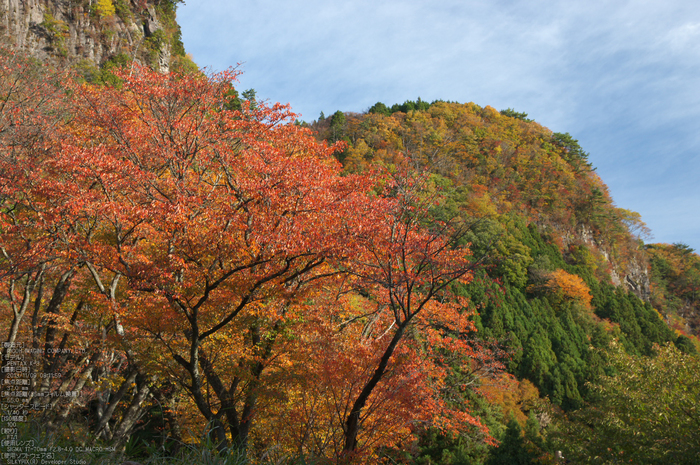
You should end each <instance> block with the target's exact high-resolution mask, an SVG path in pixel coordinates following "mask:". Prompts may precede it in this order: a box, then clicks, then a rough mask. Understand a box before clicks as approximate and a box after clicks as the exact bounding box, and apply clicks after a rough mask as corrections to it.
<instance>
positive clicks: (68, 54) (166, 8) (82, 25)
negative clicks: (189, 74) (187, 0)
mask: <svg viewBox="0 0 700 465" xmlns="http://www.w3.org/2000/svg"><path fill="white" fill-rule="evenodd" d="M177 3H178V0H0V14H1V17H2V21H1V22H0V41H1V42H2V43H3V44H5V45H6V46H9V47H10V48H13V49H17V50H22V51H25V52H26V53H28V54H29V55H31V56H33V57H35V58H37V59H38V60H41V61H44V62H54V63H63V64H69V65H72V66H78V67H82V68H85V67H86V66H101V65H104V64H105V63H106V62H108V61H110V60H112V61H124V60H125V59H128V60H132V59H133V60H137V61H139V62H141V63H143V64H147V65H149V66H151V67H152V68H154V69H157V70H160V71H162V72H167V71H169V69H170V68H171V67H172V66H173V65H175V66H177V62H178V61H179V60H183V59H184V55H185V53H184V48H183V46H182V42H181V41H180V28H179V26H178V25H177V23H176V21H175V9H176V4H177Z"/></svg>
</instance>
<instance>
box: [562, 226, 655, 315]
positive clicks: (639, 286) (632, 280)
mask: <svg viewBox="0 0 700 465" xmlns="http://www.w3.org/2000/svg"><path fill="white" fill-rule="evenodd" d="M567 239H568V240H567ZM564 240H565V244H566V245H567V246H568V245H569V244H570V243H584V244H586V245H587V246H588V247H590V248H591V249H593V250H597V251H598V253H600V254H601V255H602V257H603V258H604V259H605V261H606V262H607V263H608V264H609V270H610V279H611V281H612V283H613V284H614V285H615V286H623V285H624V286H625V289H627V290H628V291H630V292H632V293H633V294H635V295H636V296H637V297H639V298H640V299H642V300H643V301H645V302H648V301H649V298H650V295H651V291H650V285H651V280H650V277H649V260H648V258H647V256H646V253H645V252H644V250H643V249H642V248H641V247H639V248H637V249H634V248H632V247H630V249H629V250H628V251H627V254H626V255H627V256H626V257H625V260H624V262H625V263H624V266H623V265H621V264H620V263H618V260H615V259H614V258H613V255H612V254H611V253H610V251H609V250H608V247H606V244H605V241H604V240H602V239H601V238H600V237H597V236H596V235H595V234H594V232H593V231H592V230H591V229H590V228H588V227H585V226H583V227H581V228H579V230H578V231H577V232H576V234H574V235H569V236H564ZM630 242H631V241H630Z"/></svg>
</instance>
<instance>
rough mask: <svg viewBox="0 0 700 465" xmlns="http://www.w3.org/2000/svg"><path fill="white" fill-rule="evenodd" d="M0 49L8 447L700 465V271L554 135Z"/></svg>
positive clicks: (242, 457) (238, 459) (463, 108)
mask: <svg viewBox="0 0 700 465" xmlns="http://www.w3.org/2000/svg"><path fill="white" fill-rule="evenodd" d="M103 3H104V2H103ZM103 3H100V5H101V4H103ZM108 3H109V2H108ZM171 3H172V2H170V3H169V4H171ZM0 60H2V63H1V66H0V94H1V95H2V96H3V105H2V107H1V108H0V250H1V252H2V257H1V258H0V278H1V279H2V282H3V283H2V287H1V289H2V292H3V294H2V296H1V300H0V312H2V319H0V330H1V331H2V333H1V334H2V337H3V341H4V342H5V344H4V346H3V360H2V367H3V371H2V372H1V373H0V381H1V382H2V384H1V385H0V386H1V387H2V391H3V399H10V398H12V397H22V396H14V395H13V394H12V393H14V392H16V390H17V389H16V388H17V386H21V387H26V389H24V390H23V391H22V392H26V393H27V394H26V395H25V396H26V397H27V398H28V399H30V400H31V401H32V404H31V408H26V410H27V417H28V419H26V420H24V421H23V420H21V419H20V420H19V421H17V422H14V421H13V422H12V425H9V424H7V425H3V428H5V429H4V431H8V430H9V429H11V428H15V430H13V431H15V433H13V434H16V435H17V437H27V438H29V437H31V438H34V439H35V440H37V441H39V442H41V443H42V444H48V445H53V446H55V445H70V446H71V447H72V446H76V447H77V446H80V447H86V446H91V447H95V449H98V448H103V447H113V448H114V452H113V453H111V454H103V455H99V454H97V455H96V454H93V455H92V456H90V460H93V461H94V462H95V463H109V462H108V461H110V460H111V461H114V462H115V463H118V462H117V461H118V460H121V459H122V458H123V457H125V456H126V457H131V458H136V459H138V460H140V461H142V462H144V463H149V462H150V463H169V462H170V463H173V462H174V461H176V460H179V461H180V463H187V462H188V461H189V462H190V463H193V462H194V461H195V459H194V458H193V455H192V454H193V452H192V451H194V455H195V456H198V457H199V458H198V459H196V460H201V461H202V463H295V462H296V463H319V464H321V463H348V464H349V463H412V464H438V463H439V464H465V463H477V464H500V463H522V464H525V463H561V462H562V461H563V460H564V459H562V458H561V456H562V454H563V456H564V457H566V458H569V459H571V460H576V462H575V463H618V462H619V461H620V460H622V461H627V460H634V461H635V463H664V461H667V460H671V461H672V462H673V463H693V461H694V460H696V457H697V456H698V452H700V451H698V441H697V427H696V426H697V424H698V421H700V412H698V410H697V405H696V404H697V398H698V396H700V391H699V389H698V382H697V380H698V378H697V376H698V375H697V373H698V371H697V367H698V356H697V353H698V339H697V329H698V284H700V274H699V271H700V257H698V255H697V254H695V253H694V251H693V250H691V249H689V248H688V247H687V246H684V245H683V244H675V245H663V244H653V245H645V244H644V242H643V240H644V239H645V238H646V237H648V230H647V228H646V226H645V225H644V223H643V222H642V221H641V218H640V216H639V214H637V213H635V212H631V211H629V210H625V209H623V208H620V207H618V206H616V205H614V203H613V202H612V200H611V198H610V195H609V193H608V189H607V187H606V186H605V184H604V182H603V181H602V180H601V179H600V178H599V177H598V176H597V174H596V173H595V170H594V168H593V167H592V166H591V164H590V162H589V161H588V155H587V154H586V152H585V151H584V150H583V149H582V148H581V147H580V146H579V144H578V142H577V141H576V140H575V139H574V138H573V137H572V136H571V135H569V134H560V133H552V132H551V131H550V130H548V129H547V128H544V127H542V126H541V125H539V124H537V123H536V122H534V121H531V120H529V119H528V118H527V115H526V114H524V113H518V112H516V111H514V110H510V109H509V110H504V111H500V112H499V111H496V110H494V109H493V108H490V107H486V108H481V107H479V106H477V105H475V104H473V103H467V104H459V103H450V102H433V103H427V102H423V101H420V99H419V100H418V101H416V102H405V103H404V104H402V105H398V104H397V105H394V106H392V107H387V106H386V105H384V104H380V103H378V104H377V105H374V106H373V107H372V108H371V109H370V110H369V111H368V112H367V113H364V114H354V113H343V112H340V111H338V112H336V113H334V114H333V115H332V116H330V117H328V118H325V117H323V118H320V119H319V120H318V121H315V122H313V123H311V124H306V123H300V122H298V121H295V119H294V118H295V115H294V114H293V113H291V112H290V110H289V108H287V107H285V106H282V105H279V104H277V105H271V106H268V105H266V104H264V103H263V102H257V101H256V100H255V92H254V91H247V92H244V93H239V92H238V91H237V90H236V88H235V79H236V73H235V72H232V71H228V72H223V73H219V74H213V75H204V74H202V73H199V72H193V70H191V69H189V68H187V69H181V70H180V71H178V72H172V73H170V74H159V73H156V72H153V71H151V70H149V69H148V68H146V67H142V66H139V65H138V64H134V63H128V66H127V67H125V68H121V67H119V66H117V65H116V64H115V66H113V67H111V68H109V69H107V70H106V71H105V72H104V73H103V72H101V74H100V76H101V77H100V78H94V79H87V80H86V79H85V75H84V74H83V75H82V76H81V75H79V74H78V73H76V72H75V71H74V70H73V71H71V70H60V69H58V70H57V69H54V68H51V67H48V66H44V65H38V64H37V63H36V62H34V61H33V60H28V59H26V58H24V57H23V56H21V55H19V54H15V53H11V52H3V53H2V54H1V55H0ZM103 70H104V68H103ZM107 72H108V74H107ZM24 349H29V350H27V351H24ZM22 357H24V358H22ZM20 358H21V359H22V360H24V361H26V362H27V366H31V367H32V368H31V370H32V375H31V376H30V375H29V374H28V372H27V374H22V373H23V372H22V371H21V370H14V368H15V367H17V366H20V365H16V364H15V361H17V360H19V359H20ZM5 368H7V369H5ZM10 368H12V369H10ZM640 379H642V380H650V382H652V383H653V386H647V385H646V384H645V383H640V382H639V380H640ZM669 379H671V380H673V382H667V381H668V380H669ZM652 387H653V389H652ZM20 405H24V404H22V401H21V400H19V399H14V400H12V401H11V402H10V401H8V402H7V403H3V408H5V409H6V410H13V411H14V410H17V408H18V406H20ZM22 408H25V407H22ZM16 416H17V415H15V417H16ZM3 418H5V417H3ZM15 419H16V418H15ZM657 419H658V420H657ZM6 423H8V422H7V421H6ZM641 424H644V425H645V426H644V427H642V426H640V425H641ZM8 428H9V429H8ZM669 432H670V433H671V434H669ZM640 441H641V442H640ZM640 444H643V445H645V446H646V449H645V450H644V451H640ZM103 450H107V449H103ZM3 452H4V453H11V452H5V451H3ZM66 457H68V456H66ZM71 457H72V456H71ZM6 458H7V457H6ZM66 459H67V458H66ZM215 460H218V462H213V461H215Z"/></svg>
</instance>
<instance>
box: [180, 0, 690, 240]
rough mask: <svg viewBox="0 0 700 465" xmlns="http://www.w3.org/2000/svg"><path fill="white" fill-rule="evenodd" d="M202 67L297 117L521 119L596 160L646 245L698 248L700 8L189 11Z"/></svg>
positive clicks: (388, 5)
mask: <svg viewBox="0 0 700 465" xmlns="http://www.w3.org/2000/svg"><path fill="white" fill-rule="evenodd" d="M178 22H179V23H180V25H181V27H182V33H183V42H184V44H185V49H186V50H187V52H188V53H190V54H192V56H193V58H194V60H195V62H196V63H197V64H198V65H200V66H202V67H209V68H210V69H212V70H217V71H218V70H224V69H226V68H228V67H231V66H236V65H237V64H239V63H240V64H241V65H240V67H239V68H240V69H241V70H242V71H243V72H244V74H243V75H242V76H241V78H240V88H241V89H248V88H254V89H255V90H256V91H257V94H258V97H259V98H262V99H268V100H270V101H272V102H278V101H279V102H283V103H290V104H291V105H292V109H293V110H294V111H295V112H297V113H301V117H300V118H301V119H304V120H306V121H312V120H314V119H317V118H318V116H319V114H320V113H321V112H322V111H323V112H324V113H325V114H326V115H329V114H332V113H333V112H335V111H336V110H342V111H356V112H362V111H365V110H367V109H368V108H369V107H370V106H372V105H373V104H374V103H376V102H378V101H381V102H384V103H386V104H388V105H391V104H393V103H403V102H404V101H406V100H408V99H410V100H415V99H416V98H418V97H421V99H423V100H427V101H432V100H435V99H443V100H450V101H458V102H475V103H477V104H478V105H481V106H486V105H491V106H492V107H494V108H496V109H498V110H501V109H505V108H514V109H515V110H517V111H522V112H526V113H528V115H529V117H530V118H533V119H535V120H536V121H537V122H539V123H540V124H542V125H544V126H547V127H548V128H550V129H551V130H552V131H555V132H569V133H571V135H572V136H573V137H574V138H576V139H578V140H579V143H580V144H581V146H582V147H583V149H584V150H585V151H587V152H589V153H590V161H591V162H592V163H593V165H594V166H595V167H597V170H598V173H599V174H600V176H601V177H602V179H603V181H605V183H606V184H607V185H608V186H609V187H610V191H611V194H612V196H613V199H614V201H615V203H616V204H617V205H618V206H619V207H622V208H627V209H629V210H634V211H637V212H639V213H641V215H642V219H643V221H645V222H646V223H647V224H648V226H649V227H650V228H651V229H652V233H653V236H654V237H653V239H652V240H651V241H650V242H667V243H673V242H683V243H686V244H688V245H690V246H691V247H693V248H694V249H696V251H700V181H699V178H700V8H698V6H697V4H696V2H694V1H690V0H682V1H681V0H663V1H661V0H647V1H644V0H637V1H624V0H616V1H614V2H612V1H609V0H605V1H597V0H586V1H579V0H562V1H560V0H550V1H538V0H523V1H520V0H476V1H469V0H455V1H453V0H442V1H434V0H433V1H423V0H403V1H399V0H385V1H383V0H372V1H366V0H353V1H347V0H346V1H337V0H324V1H319V0H305V1H303V2H301V1H299V2H293V1H289V0H287V1H280V0H237V1H235V2H233V1H230V0H188V2H187V4H181V5H180V6H179V7H178Z"/></svg>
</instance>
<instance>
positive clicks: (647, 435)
mask: <svg viewBox="0 0 700 465" xmlns="http://www.w3.org/2000/svg"><path fill="white" fill-rule="evenodd" d="M656 351H657V354H656V356H655V357H653V358H648V357H643V356H632V355H628V354H626V353H625V352H624V351H623V350H622V348H621V347H619V346H617V345H614V346H613V347H611V349H610V351H609V353H608V359H609V364H610V368H612V370H613V374H610V375H609V376H602V377H601V378H600V379H599V380H598V381H597V382H595V383H591V384H590V385H589V387H590V389H591V391H592V395H593V398H592V401H593V403H592V404H591V405H590V406H588V407H587V408H584V409H581V410H579V411H577V412H575V413H573V414H571V416H570V417H569V419H568V420H569V421H568V422H567V423H566V428H565V429H564V432H563V433H562V435H561V437H560V439H561V441H562V443H561V447H562V449H563V450H566V451H567V452H566V454H565V456H566V458H567V459H569V460H571V461H572V463H595V464H612V463H636V464H666V463H673V464H696V463H697V460H698V457H700V408H699V407H698V405H699V403H700V381H699V380H698V373H700V359H698V358H697V357H695V356H692V355H688V354H684V353H682V352H680V351H679V350H678V349H676V348H675V347H674V346H673V345H672V344H669V345H667V346H663V347H659V346H657V347H656Z"/></svg>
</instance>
